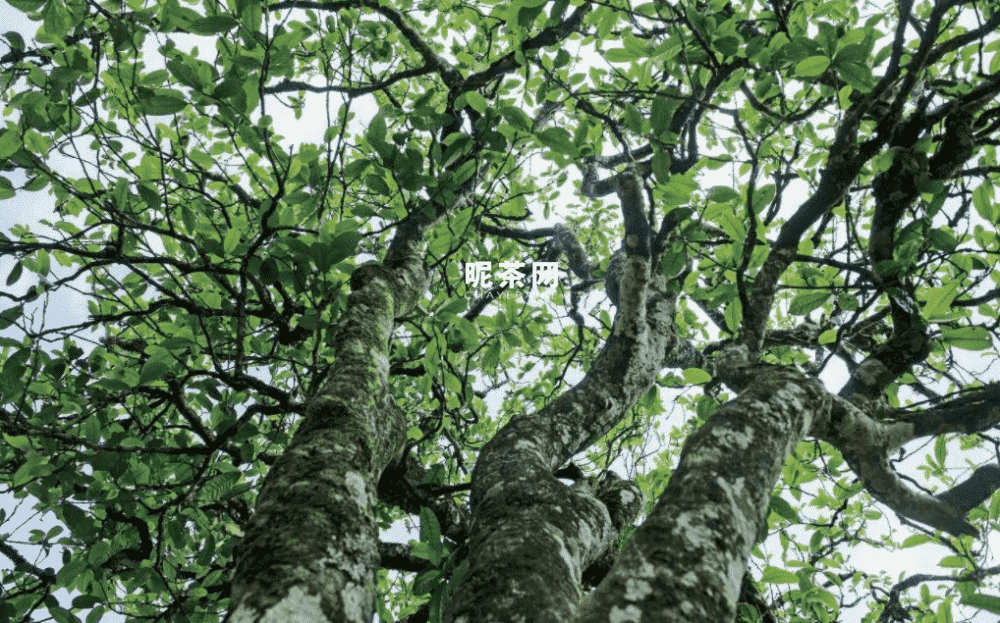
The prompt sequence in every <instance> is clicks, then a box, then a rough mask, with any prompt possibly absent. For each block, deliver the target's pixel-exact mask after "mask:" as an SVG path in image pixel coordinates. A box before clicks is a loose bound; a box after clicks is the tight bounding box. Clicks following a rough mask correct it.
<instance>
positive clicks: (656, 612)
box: [577, 368, 831, 623]
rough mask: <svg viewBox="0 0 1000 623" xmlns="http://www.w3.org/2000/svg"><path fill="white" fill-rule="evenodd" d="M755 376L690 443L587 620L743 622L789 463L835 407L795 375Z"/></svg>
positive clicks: (589, 605)
mask: <svg viewBox="0 0 1000 623" xmlns="http://www.w3.org/2000/svg"><path fill="white" fill-rule="evenodd" d="M755 377H756V378H755V382H754V383H753V384H752V385H750V386H749V388H748V389H747V390H746V391H744V392H743V393H742V394H741V395H740V396H739V397H738V398H736V399H735V400H733V401H732V402H729V403H728V404H726V405H725V406H723V407H722V408H721V409H720V410H719V411H717V412H716V413H715V414H714V415H713V416H712V417H711V418H709V420H708V421H707V422H706V423H705V424H704V425H703V426H702V427H701V428H700V429H698V431H696V432H695V433H694V434H693V435H691V437H689V438H688V440H687V442H686V443H685V444H684V450H683V452H682V454H681V461H680V464H679V465H678V466H677V469H676V470H675V471H674V473H673V475H672V476H671V479H670V484H669V485H668V487H667V490H666V491H665V492H664V494H663V495H662V496H661V497H660V499H659V501H658V502H657V504H656V506H655V507H654V508H653V511H652V513H651V514H650V516H649V517H648V518H647V519H646V521H645V522H644V523H643V525H642V526H641V527H640V528H639V530H638V532H636V534H635V536H634V537H633V538H632V540H631V541H630V542H629V543H628V544H627V545H626V546H625V549H624V550H623V551H622V554H621V557H620V558H619V561H618V563H617V564H616V565H615V567H614V568H613V569H612V570H611V573H610V574H609V575H608V577H607V578H606V579H605V580H604V582H603V583H602V584H601V585H600V586H599V587H598V588H597V589H596V590H595V591H594V593H593V594H592V595H590V596H589V597H588V598H587V600H586V601H585V603H584V606H583V607H582V608H581V611H580V616H579V618H578V619H577V620H578V621H580V622H583V623H597V622H606V621H622V622H625V621H636V622H638V621H657V622H658V623H668V622H671V621H677V622H678V623H680V622H683V623H689V622H690V621H732V620H733V618H734V617H735V614H736V604H737V597H738V596H739V592H740V585H741V582H742V579H743V575H744V572H745V570H746V563H747V560H748V559H749V556H750V551H751V549H752V548H753V545H754V543H755V541H756V537H757V535H758V534H759V533H760V529H761V526H762V525H763V523H764V521H765V519H766V513H767V509H768V504H769V500H770V497H771V491H772V490H773V488H774V485H775V484H776V483H777V481H778V478H779V476H780V475H781V468H782V466H783V465H784V462H785V459H786V458H787V457H788V456H789V454H791V452H792V450H793V449H794V448H795V445H796V444H797V443H798V442H799V440H800V439H801V438H802V437H803V436H804V435H805V434H807V432H808V431H809V430H810V428H811V427H812V426H813V425H814V422H816V421H817V420H823V419H825V418H827V417H829V412H830V402H831V401H830V396H829V394H828V393H827V392H826V391H825V390H824V389H823V387H822V385H821V384H820V383H819V381H817V380H814V379H808V378H806V377H805V376H803V375H801V374H799V373H797V372H794V371H790V370H786V369H782V368H770V369H768V368H764V369H761V370H760V371H759V372H758V373H757V374H755Z"/></svg>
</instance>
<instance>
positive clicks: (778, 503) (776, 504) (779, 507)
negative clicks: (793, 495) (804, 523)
mask: <svg viewBox="0 0 1000 623" xmlns="http://www.w3.org/2000/svg"><path fill="white" fill-rule="evenodd" d="M770 508H771V510H772V511H773V512H774V513H775V514H777V515H778V516H779V517H782V518H784V519H787V520H788V521H790V522H792V523H798V522H799V521H801V520H800V519H799V514H798V513H796V512H795V509H794V508H792V505H791V504H789V503H788V502H787V501H786V500H785V499H784V498H782V497H781V496H780V495H773V496H771V506H770Z"/></svg>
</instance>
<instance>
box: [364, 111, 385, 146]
mask: <svg viewBox="0 0 1000 623" xmlns="http://www.w3.org/2000/svg"><path fill="white" fill-rule="evenodd" d="M385 134H386V126H385V117H384V116H383V115H382V113H378V114H377V115H375V116H374V117H372V120H371V123H369V124H368V132H367V133H365V138H367V139H368V142H369V143H371V144H372V145H375V146H376V147H377V146H379V145H383V144H385Z"/></svg>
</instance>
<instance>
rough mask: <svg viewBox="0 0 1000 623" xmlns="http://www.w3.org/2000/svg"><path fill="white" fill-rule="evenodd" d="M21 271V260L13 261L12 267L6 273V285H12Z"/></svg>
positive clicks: (19, 276)
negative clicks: (7, 273)
mask: <svg viewBox="0 0 1000 623" xmlns="http://www.w3.org/2000/svg"><path fill="white" fill-rule="evenodd" d="M22 272H24V266H22V265H21V262H15V263H14V268H12V269H11V271H10V274H9V275H7V285H8V286H12V285H14V284H15V283H17V280H18V279H20V278H21V273H22Z"/></svg>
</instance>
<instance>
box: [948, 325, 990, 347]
mask: <svg viewBox="0 0 1000 623" xmlns="http://www.w3.org/2000/svg"><path fill="white" fill-rule="evenodd" d="M941 339H942V340H943V341H944V342H945V343H946V344H950V345H951V346H954V347H955V348H961V349H963V350H986V349H987V348H989V347H990V346H992V341H991V340H990V332H989V331H987V330H986V329H985V328H983V327H960V328H958V329H949V328H947V327H942V328H941Z"/></svg>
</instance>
